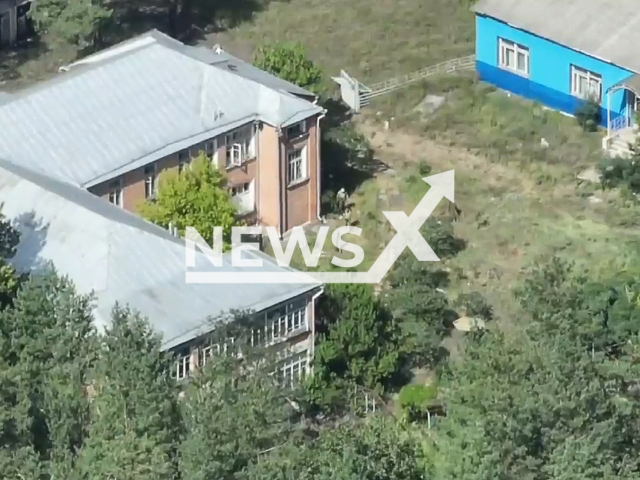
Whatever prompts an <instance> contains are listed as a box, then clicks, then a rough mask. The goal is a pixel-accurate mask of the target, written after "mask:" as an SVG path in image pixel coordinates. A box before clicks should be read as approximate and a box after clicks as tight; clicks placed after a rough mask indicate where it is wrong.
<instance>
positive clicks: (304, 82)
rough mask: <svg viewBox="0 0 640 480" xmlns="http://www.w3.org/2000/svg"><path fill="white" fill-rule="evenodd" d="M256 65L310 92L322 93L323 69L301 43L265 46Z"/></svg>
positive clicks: (256, 60) (255, 61)
mask: <svg viewBox="0 0 640 480" xmlns="http://www.w3.org/2000/svg"><path fill="white" fill-rule="evenodd" d="M254 65H255V66H256V67H258V68H261V69H262V70H265V71H267V72H269V73H272V74H274V75H276V76H277V77H280V78H282V79H283V80H286V81H287V82H291V83H293V84H294V85H298V86H299V87H302V88H305V89H307V90H309V91H310V92H313V93H320V88H321V84H322V70H320V68H318V67H317V66H316V65H315V64H314V63H313V62H312V61H311V60H310V59H309V58H308V57H307V53H306V51H305V49H304V47H303V46H302V44H300V43H292V44H288V43H276V44H273V45H267V46H264V47H262V48H260V49H259V50H258V52H257V54H256V57H255V59H254Z"/></svg>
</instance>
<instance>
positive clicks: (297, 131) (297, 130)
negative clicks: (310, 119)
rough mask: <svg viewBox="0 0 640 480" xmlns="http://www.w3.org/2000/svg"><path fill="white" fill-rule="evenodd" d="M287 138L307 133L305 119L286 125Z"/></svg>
mask: <svg viewBox="0 0 640 480" xmlns="http://www.w3.org/2000/svg"><path fill="white" fill-rule="evenodd" d="M286 132H287V138H289V139H292V138H298V137H301V136H302V135H304V134H305V133H307V121H306V120H302V121H301V122H298V123H294V124H293V125H291V126H289V127H287V131H286Z"/></svg>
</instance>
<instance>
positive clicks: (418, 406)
mask: <svg viewBox="0 0 640 480" xmlns="http://www.w3.org/2000/svg"><path fill="white" fill-rule="evenodd" d="M437 396H438V386H437V385H436V384H435V383H432V384H431V385H405V386H404V387H402V389H401V390H400V395H399V397H398V401H399V402H400V407H401V408H402V410H403V412H404V413H405V414H406V415H407V416H408V417H409V420H416V419H419V418H422V417H423V416H425V415H426V413H427V410H428V408H429V405H430V404H431V402H432V401H433V400H435V399H436V397H437Z"/></svg>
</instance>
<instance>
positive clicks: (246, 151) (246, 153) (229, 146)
mask: <svg viewBox="0 0 640 480" xmlns="http://www.w3.org/2000/svg"><path fill="white" fill-rule="evenodd" d="M224 138H225V146H226V160H225V166H226V168H232V167H239V166H241V165H242V164H243V163H244V162H246V161H248V160H251V159H253V158H255V143H256V134H255V129H254V128H253V124H252V125H249V126H246V127H242V128H239V129H238V130H235V131H233V132H230V133H227V134H226V135H225V137H224Z"/></svg>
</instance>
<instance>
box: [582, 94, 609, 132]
mask: <svg viewBox="0 0 640 480" xmlns="http://www.w3.org/2000/svg"><path fill="white" fill-rule="evenodd" d="M575 115H576V120H577V121H578V125H580V126H581V127H582V128H583V129H584V131H585V132H596V131H597V130H598V127H599V126H600V122H601V121H602V113H601V108H600V102H599V101H597V100H593V99H587V100H585V101H584V102H582V103H581V104H580V106H579V107H578V109H577V110H576V113H575Z"/></svg>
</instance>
